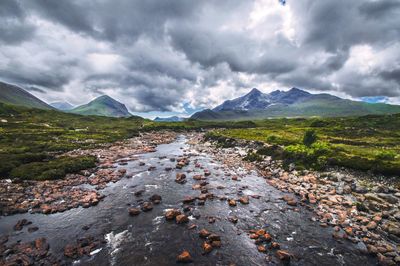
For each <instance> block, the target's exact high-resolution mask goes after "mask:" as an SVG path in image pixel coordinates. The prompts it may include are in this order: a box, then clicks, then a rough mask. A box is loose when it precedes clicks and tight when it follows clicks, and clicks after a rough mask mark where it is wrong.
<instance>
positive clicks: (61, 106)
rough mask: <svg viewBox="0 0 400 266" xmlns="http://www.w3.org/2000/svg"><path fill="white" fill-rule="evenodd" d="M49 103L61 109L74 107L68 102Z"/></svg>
mask: <svg viewBox="0 0 400 266" xmlns="http://www.w3.org/2000/svg"><path fill="white" fill-rule="evenodd" d="M50 105H51V106H53V107H54V108H56V109H58V110H61V111H68V110H71V109H74V106H73V105H72V104H70V103H68V102H54V103H51V104H50Z"/></svg>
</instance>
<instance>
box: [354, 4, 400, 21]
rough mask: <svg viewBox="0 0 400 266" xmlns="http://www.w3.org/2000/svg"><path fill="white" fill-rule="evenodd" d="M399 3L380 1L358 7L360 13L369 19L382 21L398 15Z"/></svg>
mask: <svg viewBox="0 0 400 266" xmlns="http://www.w3.org/2000/svg"><path fill="white" fill-rule="evenodd" d="M399 10H400V2H399V1H397V0H380V1H373V2H365V3H363V4H362V5H361V6H360V12H361V13H362V14H363V15H366V16H367V17H369V18H373V19H382V18H387V17H388V16H389V17H390V16H393V15H396V14H397V15H399Z"/></svg>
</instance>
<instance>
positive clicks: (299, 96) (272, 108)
mask: <svg viewBox="0 0 400 266" xmlns="http://www.w3.org/2000/svg"><path fill="white" fill-rule="evenodd" d="M390 113H400V106H399V105H390V104H383V103H366V102H358V101H352V100H347V99H342V98H339V97H336V96H333V95H330V94H327V93H321V94H311V93H309V92H306V91H304V90H301V89H298V88H292V89H290V90H289V91H281V90H276V91H273V92H271V93H263V92H261V91H259V90H258V89H255V88H254V89H252V90H251V91H250V92H249V93H247V94H246V95H244V96H242V97H239V98H236V99H233V100H227V101H225V102H223V103H222V104H221V105H218V106H217V107H215V108H213V109H206V110H203V111H200V112H197V113H195V114H193V115H192V116H191V118H192V119H197V120H244V119H264V118H272V117H310V116H321V117H335V116H359V115H368V114H390Z"/></svg>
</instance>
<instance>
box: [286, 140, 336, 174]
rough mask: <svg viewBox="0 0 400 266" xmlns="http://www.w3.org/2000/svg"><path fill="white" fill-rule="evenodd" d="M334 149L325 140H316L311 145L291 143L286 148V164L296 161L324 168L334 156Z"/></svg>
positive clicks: (312, 166) (306, 165) (307, 165)
mask: <svg viewBox="0 0 400 266" xmlns="http://www.w3.org/2000/svg"><path fill="white" fill-rule="evenodd" d="M332 154H333V150H332V148H331V147H330V146H329V144H327V143H325V142H316V143H314V144H312V145H311V146H310V147H307V146H305V145H301V144H297V145H289V146H286V147H285V148H284V160H285V163H286V164H289V163H291V162H295V163H296V164H300V165H302V166H305V167H311V168H314V169H318V170H319V169H323V168H325V167H326V165H327V163H328V159H329V158H330V157H331V156H332Z"/></svg>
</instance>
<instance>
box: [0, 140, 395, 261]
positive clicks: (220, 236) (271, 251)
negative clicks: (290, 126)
mask: <svg viewBox="0 0 400 266" xmlns="http://www.w3.org/2000/svg"><path fill="white" fill-rule="evenodd" d="M175 137H176V135H175V134H174V133H163V134H158V133H157V134H156V133H153V134H145V135H143V136H141V137H139V138H134V139H131V140H128V141H126V142H123V143H117V144H113V145H110V146H109V147H108V148H104V149H99V150H89V151H86V150H85V151H83V150H82V151H80V150H77V151H74V152H71V153H69V155H70V156H78V155H85V154H89V153H90V154H96V155H97V157H98V158H99V165H98V167H97V168H96V169H93V170H91V171H89V172H88V173H82V175H79V176H80V178H81V180H86V181H85V182H81V181H79V182H77V181H74V182H76V183H74V184H75V185H74V188H76V189H82V190H83V191H93V192H96V193H99V195H101V196H102V197H103V198H102V200H101V201H99V202H98V206H93V207H91V208H85V209H83V208H72V209H70V210H69V211H65V212H64V211H61V210H62V209H61V210H60V211H50V212H49V214H50V215H43V214H42V213H44V212H43V211H39V213H37V214H32V213H24V214H16V215H10V216H7V217H2V218H1V219H2V222H3V223H2V224H0V234H2V235H3V237H0V264H2V263H3V264H5V265H19V264H24V263H25V264H26V265H34V264H41V263H42V264H45V265H46V264H52V265H64V264H66V265H69V264H74V265H85V263H87V262H90V264H91V265H110V264H114V265H116V264H118V265H132V264H135V265H173V264H174V263H176V262H178V263H192V262H193V263H194V264H195V265H238V266H240V265H262V264H264V263H267V264H271V263H272V264H287V263H289V262H290V263H292V264H294V265H313V264H315V263H317V262H318V263H321V264H322V265H334V264H337V263H340V264H347V265H354V263H355V262H357V263H361V264H363V265H374V264H375V261H376V260H375V259H374V258H372V257H371V256H369V255H366V254H364V253H365V252H367V250H368V248H367V245H365V244H363V246H362V245H361V244H360V246H358V245H355V244H354V243H352V242H349V243H347V242H346V241H348V239H350V240H352V238H348V237H341V238H339V237H336V236H335V235H336V234H339V233H342V234H343V232H344V233H346V232H345V227H343V228H342V227H341V225H340V224H337V225H335V226H337V228H339V229H340V230H336V228H335V230H330V229H329V225H332V226H334V224H333V221H335V220H334V218H335V217H336V216H335V214H334V213H332V215H333V218H332V219H330V220H327V221H325V222H323V220H322V219H323V218H326V217H325V216H324V217H320V216H319V215H317V214H318V212H317V211H318V210H319V209H318V206H319V205H320V204H322V200H323V198H321V195H320V194H318V193H317V192H314V193H315V203H314V204H312V203H310V202H309V201H311V200H312V197H310V196H308V194H307V196H306V197H307V198H306V200H305V201H302V197H298V196H295V195H294V193H295V192H296V191H295V190H294V189H293V188H291V187H292V185H294V184H295V183H294V182H293V183H291V179H289V178H287V176H289V175H296V176H297V177H298V178H300V177H303V176H304V175H303V174H300V173H296V172H295V171H294V170H293V171H290V172H287V171H285V170H283V169H282V168H281V167H280V166H279V164H278V163H277V162H272V161H269V160H268V158H266V160H265V162H264V163H263V164H254V163H250V162H247V161H244V160H243V158H244V157H245V156H246V154H247V146H246V147H241V146H237V147H235V148H230V149H221V148H217V147H216V146H214V145H213V143H210V142H204V139H203V135H202V134H198V133H193V134H189V133H188V134H186V135H185V136H180V137H178V138H177V139H176V140H175V141H174V142H172V143H170V144H166V145H160V146H158V147H157V148H156V145H157V144H159V143H166V142H170V141H171V140H173V139H175ZM150 151H154V152H151V153H149V152H150ZM138 153H141V154H138ZM268 167H270V168H268ZM277 169H279V171H278V170H277ZM257 171H258V173H259V174H257ZM273 171H276V174H272V172H273ZM261 174H262V175H261ZM316 174H317V173H311V172H309V173H306V176H308V177H307V178H309V179H311V180H310V182H308V181H307V182H306V181H305V180H301V181H299V182H300V183H299V184H298V186H300V187H304V186H306V189H307V191H309V193H311V191H312V189H314V188H313V186H314V187H315V189H317V188H318V187H319V186H320V184H321V181H320V180H318V178H321V179H324V178H323V177H317V176H314V179H315V180H314V179H313V178H311V175H316ZM124 177H127V178H124ZM130 177H132V178H130ZM282 177H284V178H283V179H281V178H282ZM307 178H306V179H307ZM72 179H73V177H71V178H70V177H68V178H66V179H65V180H60V181H58V182H66V183H65V184H72V182H73V181H71V180H72ZM274 181H275V182H276V184H278V183H279V184H280V185H279V186H278V185H276V184H275V185H274V184H273V182H274ZM110 182H115V184H110ZM266 182H268V183H271V185H273V186H274V187H277V188H279V189H280V190H278V189H276V188H274V187H273V186H271V185H269V184H268V183H266ZM337 182H339V181H337ZM107 184H109V185H107ZM307 184H309V185H307ZM59 186H61V185H60V184H59ZM69 186H71V185H66V186H65V187H64V189H67V187H69ZM284 186H286V187H284ZM67 191H68V190H67ZM282 191H283V192H282ZM321 193H322V192H321ZM336 194H337V193H336ZM336 194H332V195H333V196H335V195H336ZM67 195H68V194H66V195H65V197H66V196H67ZM103 195H106V196H105V197H104V196H103ZM299 195H300V194H299ZM329 195H331V194H329ZM77 198H79V197H78V196H77ZM79 199H81V198H79ZM58 203H63V202H62V200H59V201H57V202H54V201H52V202H49V203H47V204H48V205H49V206H50V207H51V210H53V208H56V210H58V209H57V208H58V207H57V206H62V205H58ZM302 205H304V206H305V207H303V206H302ZM326 205H327V206H329V208H330V209H327V210H324V211H325V212H326V213H327V212H328V211H331V210H334V209H335V207H334V205H329V204H326ZM78 206H79V205H78ZM89 206H91V205H90V204H89V205H87V206H86V207H89ZM82 207H83V205H82ZM307 208H309V209H310V210H313V211H314V213H315V215H314V216H312V213H313V212H311V211H309V210H307ZM349 208H350V207H349ZM351 211H352V212H354V211H356V212H359V211H358V210H357V208H355V209H354V208H353V209H351ZM30 212H32V210H31V211H30ZM348 215H349V216H351V215H352V214H351V213H350V214H348ZM359 215H361V216H362V215H363V214H362V213H360V214H359ZM335 219H336V218H335ZM384 219H386V218H385V217H384V216H382V220H384ZM317 220H319V221H320V223H321V225H323V226H324V227H328V228H321V229H320V228H319V226H318V224H317V223H316V221H317ZM352 223H353V222H352ZM350 225H351V226H352V228H354V224H350ZM380 226H382V225H381V222H379V227H380ZM379 227H378V228H379ZM332 228H333V227H332ZM368 230H369V229H368ZM331 231H333V232H334V236H335V239H337V240H339V241H340V242H338V241H336V240H334V239H333V237H332V236H331ZM342 231H343V232H342ZM354 232H355V230H354ZM346 234H347V233H346ZM376 234H377V235H379V234H378V232H377V233H376ZM354 239H359V237H358V236H357V235H356V234H355V237H354ZM388 241H389V240H388ZM355 242H357V243H364V242H363V240H362V239H361V240H360V241H355ZM166 243H168V245H166ZM377 243H378V241H377ZM389 244H391V245H392V247H394V244H393V242H389ZM375 246H376V247H377V248H378V247H379V246H378V244H376V245H375ZM132 250H135V252H132ZM360 250H363V251H364V253H362V252H360ZM393 252H397V251H393ZM379 253H381V254H382V256H384V257H385V258H388V257H389V256H388V252H383V251H382V249H380V251H379ZM396 256H397V253H396V254H395V256H393V257H391V258H392V260H391V261H389V259H385V260H382V259H381V261H382V262H386V263H387V264H390V263H393V262H394V263H395V259H396Z"/></svg>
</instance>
